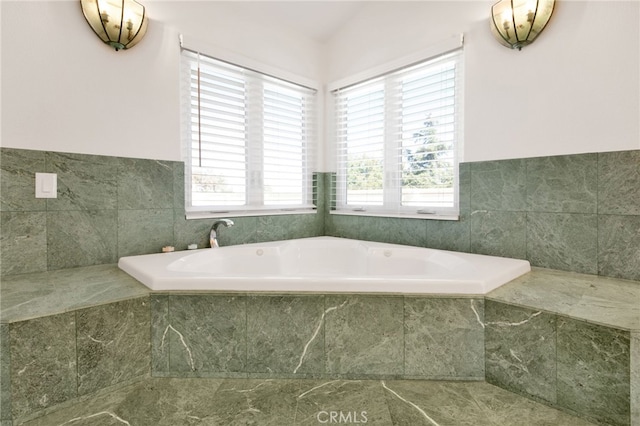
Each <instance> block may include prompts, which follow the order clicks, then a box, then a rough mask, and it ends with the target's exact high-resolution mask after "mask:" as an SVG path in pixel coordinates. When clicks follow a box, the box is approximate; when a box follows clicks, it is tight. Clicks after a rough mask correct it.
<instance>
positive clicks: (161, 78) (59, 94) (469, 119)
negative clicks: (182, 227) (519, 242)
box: [0, 0, 640, 170]
mask: <svg viewBox="0 0 640 426" xmlns="http://www.w3.org/2000/svg"><path fill="white" fill-rule="evenodd" d="M493 2H494V0H488V1H485V0H475V1H442V2H438V1H413V2H402V1H392V2H371V3H370V4H368V5H367V6H366V7H364V8H363V9H362V10H361V11H360V13H358V14H357V15H356V16H355V17H354V18H353V19H352V21H351V22H350V25H349V26H348V27H346V28H343V30H341V31H340V32H339V33H337V34H336V35H335V36H334V37H333V38H332V39H331V40H330V41H329V42H328V43H327V44H326V46H322V45H320V44H318V43H316V42H314V41H313V40H310V39H308V38H306V37H304V36H302V35H300V34H296V33H293V32H292V31H290V30H287V29H285V28H282V27H280V26H277V25H271V24H270V23H269V22H268V21H265V20H264V19H260V17H259V16H255V14H252V13H251V8H250V4H245V3H243V2H239V3H234V2H205V1H195V2H187V1H177V2H175V1H160V0H157V1H153V0H146V1H144V4H145V5H146V6H147V9H148V13H149V15H150V17H151V21H150V25H149V30H148V33H147V36H146V37H145V39H144V40H142V42H140V44H139V45H138V46H136V47H134V48H133V49H131V50H130V51H120V52H115V51H113V50H111V49H110V48H109V47H108V46H106V45H104V44H102V42H100V40H99V39H98V38H97V37H96V36H95V35H94V34H93V32H92V31H91V29H90V28H89V26H88V25H87V24H86V22H85V20H84V17H83V16H82V12H81V9H80V4H79V1H76V0H73V1H55V0H54V1H45V2H33V1H16V2H12V1H0V8H1V11H2V13H1V15H0V19H1V32H2V34H1V38H0V40H1V48H2V51H1V60H2V62H1V66H2V70H1V71H2V72H1V81H2V86H1V89H2V94H1V95H2V96H1V97H2V105H1V114H2V115H1V118H2V123H1V125H2V126H1V127H2V130H1V140H0V143H1V144H2V146H7V147H14V148H25V149H39V150H52V151H69V152H78V153H90V154H102V155H118V156H127V157H142V158H156V159H167V160H179V159H180V134H179V133H180V123H179V108H180V106H179V104H180V102H179V85H178V63H179V48H178V42H177V35H178V33H180V32H183V33H186V34H188V35H190V36H193V37H195V38H199V39H203V40H206V41H208V42H209V43H211V44H213V45H216V46H219V47H221V48H223V49H225V50H227V51H230V52H235V53H237V54H238V55H241V56H244V57H247V58H251V59H253V60H255V61H257V62H261V63H264V64H266V65H268V66H271V67H274V68H279V69H283V70H287V71H288V72H291V73H293V74H296V75H299V76H302V77H305V78H308V79H311V80H320V81H322V82H324V83H329V82H332V81H335V80H340V79H342V78H346V77H348V76H349V75H352V74H355V73H359V72H362V71H364V70H366V69H367V68H370V67H373V66H378V65H380V64H384V63H385V62H388V61H391V60H394V59H397V58H400V57H403V56H406V55H409V54H412V53H414V52H416V51H418V50H421V49H422V48H423V47H424V46H428V45H430V44H432V43H434V42H437V41H439V40H442V39H446V38H448V37H450V36H451V35H453V34H456V33H460V32H463V33H465V71H466V81H465V86H466V87H465V142H464V160H465V161H479V160H488V159H501V158H514V157H530V156H538V155H555V154H569V153H582V152H594V151H614V150H623V149H639V148H640V130H639V123H640V85H639V75H640V66H639V57H640V32H639V27H640V25H638V23H639V22H640V3H638V2H635V1H629V2H620V1H610V2H596V1H584V2H583V1H563V0H558V1H557V9H556V13H555V14H554V16H553V17H552V20H551V22H550V23H549V26H548V28H547V29H546V30H545V32H544V33H543V34H542V35H541V36H540V38H539V39H538V40H537V41H536V42H535V43H534V44H533V45H531V46H528V47H526V48H525V49H523V50H522V51H521V52H518V51H512V50H509V49H507V48H504V47H502V46H500V45H499V44H498V43H497V42H496V41H495V40H493V39H492V36H491V34H490V32H489V30H488V14H489V10H490V6H491V4H492V3H493ZM331 168H332V167H331V164H330V162H327V163H326V164H325V165H324V167H322V168H321V170H322V169H324V170H331Z"/></svg>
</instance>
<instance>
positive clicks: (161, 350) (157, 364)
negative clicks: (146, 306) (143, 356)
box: [149, 294, 170, 376]
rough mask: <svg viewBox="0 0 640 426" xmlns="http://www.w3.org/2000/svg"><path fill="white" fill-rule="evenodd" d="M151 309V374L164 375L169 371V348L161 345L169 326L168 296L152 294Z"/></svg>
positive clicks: (150, 298)
mask: <svg viewBox="0 0 640 426" xmlns="http://www.w3.org/2000/svg"><path fill="white" fill-rule="evenodd" d="M149 303H150V309H151V374H152V375H158V376H161V375H166V374H167V373H169V371H170V367H169V348H168V345H163V337H164V332H165V330H167V327H168V326H169V296H168V295H162V294H152V295H151V296H150V297H149Z"/></svg>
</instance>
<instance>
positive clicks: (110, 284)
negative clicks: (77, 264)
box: [0, 265, 149, 322]
mask: <svg viewBox="0 0 640 426" xmlns="http://www.w3.org/2000/svg"><path fill="white" fill-rule="evenodd" d="M1 291H2V298H1V299H0V318H1V320H2V321H3V322H16V321H24V320H27V319H32V318H38V317H43V316H47V315H54V314H60V313H64V312H68V311H70V310H75V309H82V308H87V307H91V306H97V305H102V304H105V303H111V302H116V301H120V300H124V299H129V298H133V297H140V296H144V295H147V294H148V293H149V289H148V288H147V287H145V286H144V285H142V284H141V283H139V282H138V281H136V280H135V279H134V278H132V277H130V276H129V275H127V274H126V273H125V272H123V271H121V270H120V269H119V268H118V266H117V265H95V266H85V267H82V268H70V269H60V270H56V271H49V272H40V273H34V274H21V275H12V276H10V277H4V278H3V279H2V284H1Z"/></svg>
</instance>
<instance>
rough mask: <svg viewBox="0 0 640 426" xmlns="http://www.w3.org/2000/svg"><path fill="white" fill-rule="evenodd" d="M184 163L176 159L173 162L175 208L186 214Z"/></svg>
mask: <svg viewBox="0 0 640 426" xmlns="http://www.w3.org/2000/svg"><path fill="white" fill-rule="evenodd" d="M184 191H185V180H184V163H183V162H182V161H176V162H174V163H173V208H174V209H176V210H181V211H182V214H184V203H185V198H184Z"/></svg>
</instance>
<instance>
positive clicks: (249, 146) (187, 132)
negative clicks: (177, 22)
mask: <svg viewBox="0 0 640 426" xmlns="http://www.w3.org/2000/svg"><path fill="white" fill-rule="evenodd" d="M189 55H190V56H194V55H195V57H196V58H199V57H200V56H202V57H205V58H207V60H211V61H215V62H217V63H220V64H223V65H227V66H230V67H235V68H238V69H241V70H242V71H243V72H244V73H246V75H247V76H248V77H247V79H246V80H245V84H246V85H247V86H248V87H250V89H249V91H253V92H254V93H255V92H256V91H257V92H260V96H261V101H260V102H258V104H260V108H259V109H260V111H259V112H258V114H257V115H256V117H258V120H260V121H262V123H259V124H258V125H255V124H250V125H248V128H247V130H246V131H245V145H244V146H245V148H244V149H245V167H246V168H247V170H246V178H245V179H246V183H245V201H244V204H242V205H233V204H229V205H208V206H194V203H193V194H192V192H193V191H192V178H193V175H192V171H193V167H194V166H193V161H194V156H193V155H192V154H191V152H192V149H193V144H194V139H193V136H192V134H193V131H192V125H193V122H192V111H191V109H192V106H191V96H192V88H191V78H192V77H191V73H192V71H191V65H190V64H192V63H193V61H194V59H193V58H191V59H188V58H187V56H189ZM220 56H222V57H216V56H213V55H208V54H204V53H202V52H200V51H198V50H194V49H189V48H186V47H184V45H182V44H181V52H180V57H181V58H180V60H181V65H180V66H181V71H180V75H181V77H180V80H181V87H180V97H181V100H182V106H181V116H182V120H181V121H182V124H183V125H182V131H181V133H182V136H181V139H182V157H183V161H184V164H185V176H184V184H185V197H184V198H185V216H186V218H187V219H199V218H217V217H224V216H230V215H231V216H234V217H240V216H261V215H280V214H305V213H316V206H315V204H314V199H313V197H314V194H315V193H316V188H315V187H316V184H317V179H316V178H315V176H314V173H315V168H316V164H315V161H316V155H315V153H316V151H317V143H318V141H317V129H316V123H317V115H318V110H319V108H318V99H317V98H318V96H317V92H318V90H317V88H315V87H313V86H315V83H314V82H310V81H309V80H306V79H303V78H300V77H297V76H292V75H291V74H288V73H285V72H282V75H283V77H280V76H277V75H275V74H278V72H277V70H276V72H274V70H273V69H270V68H269V67H268V66H262V65H261V64H256V63H255V62H253V61H239V62H250V63H249V65H250V66H246V65H242V64H238V63H235V62H231V61H229V60H226V59H225V58H224V56H225V55H224V54H223V55H220ZM260 69H265V71H260ZM292 77H293V78H292ZM198 78H199V77H198ZM247 82H248V83H247ZM273 85H279V86H282V87H287V88H295V89H300V94H301V95H300V96H305V97H306V98H309V99H306V98H305V100H303V101H302V104H303V107H302V109H301V111H303V112H301V117H302V119H303V121H304V125H303V126H302V129H303V130H302V132H303V133H304V135H303V137H302V142H301V150H302V154H301V158H302V165H301V175H302V177H301V179H302V180H301V182H302V186H303V188H302V202H301V203H295V204H265V199H264V195H265V193H266V192H267V191H266V190H265V189H266V186H265V184H264V178H265V175H264V172H265V169H266V168H265V165H264V158H265V157H264V147H265V144H266V143H267V142H265V137H264V134H265V129H266V126H265V121H264V115H265V114H264V113H265V110H267V109H268V107H267V106H266V105H267V101H266V99H267V98H266V96H265V90H266V89H265V86H270V87H272V86H273ZM198 90H199V89H198ZM255 105H256V103H255V102H254V103H252V105H251V106H250V107H245V114H247V110H248V109H249V110H250V109H252V108H253V107H254V106H255ZM200 108H201V107H200V106H198V109H199V110H200ZM252 113H253V111H249V112H248V114H252ZM196 125H197V124H196ZM256 129H259V130H258V132H257V133H258V134H256ZM195 143H198V142H197V141H195Z"/></svg>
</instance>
